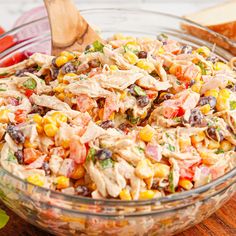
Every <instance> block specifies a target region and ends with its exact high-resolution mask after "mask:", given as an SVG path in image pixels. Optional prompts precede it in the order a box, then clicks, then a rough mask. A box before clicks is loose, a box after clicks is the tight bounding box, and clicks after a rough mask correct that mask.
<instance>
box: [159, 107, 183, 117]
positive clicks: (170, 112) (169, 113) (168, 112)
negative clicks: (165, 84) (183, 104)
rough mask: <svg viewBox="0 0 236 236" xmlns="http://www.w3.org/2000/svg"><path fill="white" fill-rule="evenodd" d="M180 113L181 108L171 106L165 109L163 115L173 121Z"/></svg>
mask: <svg viewBox="0 0 236 236" xmlns="http://www.w3.org/2000/svg"><path fill="white" fill-rule="evenodd" d="M178 113H179V107H175V106H169V107H164V110H163V113H162V114H163V116H164V117H165V118H167V119H173V118H175V117H176V116H177V115H178Z"/></svg>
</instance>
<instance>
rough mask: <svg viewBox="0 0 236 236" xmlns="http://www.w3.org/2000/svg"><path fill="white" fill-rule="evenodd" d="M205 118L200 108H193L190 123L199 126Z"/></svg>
mask: <svg viewBox="0 0 236 236" xmlns="http://www.w3.org/2000/svg"><path fill="white" fill-rule="evenodd" d="M203 119H204V116H203V114H202V113H201V111H200V110H198V109H197V108H195V109H192V110H191V114H190V117H189V124H190V125H191V126H199V125H201V124H202V121H203Z"/></svg>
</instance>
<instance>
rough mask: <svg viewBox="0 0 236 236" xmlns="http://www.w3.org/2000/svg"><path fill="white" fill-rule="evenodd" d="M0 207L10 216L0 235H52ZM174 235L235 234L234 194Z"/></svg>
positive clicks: (219, 235) (223, 235) (235, 204)
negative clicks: (189, 226)
mask: <svg viewBox="0 0 236 236" xmlns="http://www.w3.org/2000/svg"><path fill="white" fill-rule="evenodd" d="M0 208H2V209H4V210H5V211H6V212H7V213H8V215H9V216H10V221H9V222H8V224H7V225H6V227H5V228H4V229H2V230H0V236H52V235H51V234H48V233H46V232H44V231H42V230H39V229H38V228H36V227H34V226H32V225H30V224H29V223H27V222H25V221H24V220H22V219H21V218H20V217H18V216H17V215H16V214H14V213H13V212H12V211H10V210H8V209H7V208H6V207H5V206H4V205H3V203H2V202H0ZM176 236H236V194H235V195H234V197H232V198H231V200H230V201H229V202H228V203H226V204H225V205H224V206H223V207H221V209H219V210H218V211H217V212H216V213H215V214H213V215H212V216H211V217H209V218H208V219H206V220H204V221H203V222H202V223H200V224H198V225H196V226H194V227H192V228H190V229H188V230H186V231H184V232H183V233H180V234H178V235H176Z"/></svg>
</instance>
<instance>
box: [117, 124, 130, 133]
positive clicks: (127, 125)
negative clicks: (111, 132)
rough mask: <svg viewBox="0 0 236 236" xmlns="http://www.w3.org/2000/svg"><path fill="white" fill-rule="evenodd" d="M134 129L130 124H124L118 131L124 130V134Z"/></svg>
mask: <svg viewBox="0 0 236 236" xmlns="http://www.w3.org/2000/svg"><path fill="white" fill-rule="evenodd" d="M130 128H132V126H131V125H130V124H129V123H122V124H120V125H119V126H118V129H120V130H122V131H123V132H127V131H129V130H130Z"/></svg>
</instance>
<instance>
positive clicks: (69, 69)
mask: <svg viewBox="0 0 236 236" xmlns="http://www.w3.org/2000/svg"><path fill="white" fill-rule="evenodd" d="M75 72H76V68H75V66H74V65H73V64H72V63H71V62H68V63H66V64H65V65H64V66H62V68H61V73H62V74H64V75H65V74H67V73H75Z"/></svg>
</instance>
